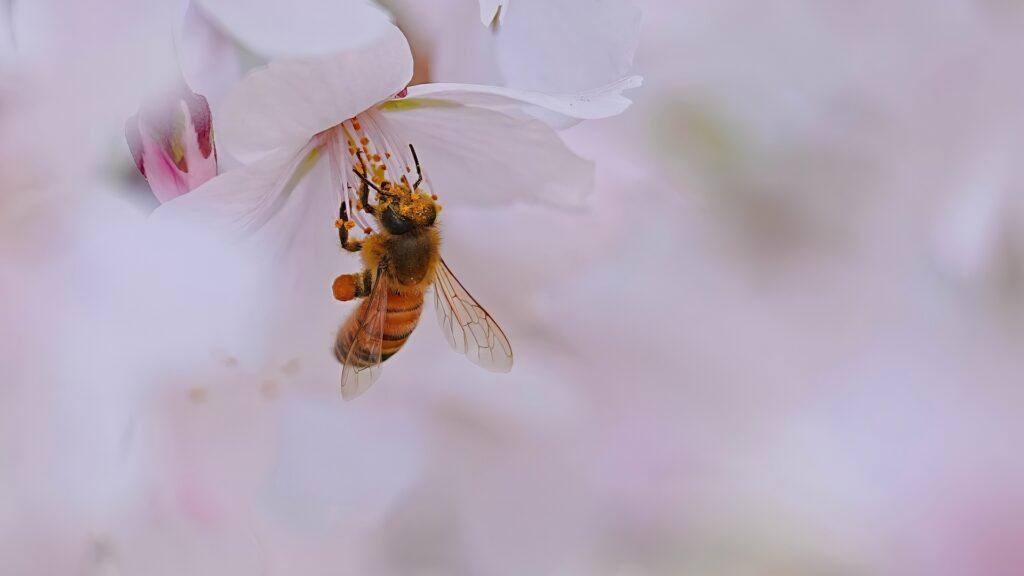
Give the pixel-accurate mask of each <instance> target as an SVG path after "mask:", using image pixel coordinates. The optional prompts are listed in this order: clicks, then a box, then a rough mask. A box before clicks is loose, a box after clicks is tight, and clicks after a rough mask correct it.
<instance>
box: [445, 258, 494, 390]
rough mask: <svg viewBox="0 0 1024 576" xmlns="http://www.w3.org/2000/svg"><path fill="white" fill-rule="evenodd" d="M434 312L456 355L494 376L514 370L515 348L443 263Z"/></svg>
mask: <svg viewBox="0 0 1024 576" xmlns="http://www.w3.org/2000/svg"><path fill="white" fill-rule="evenodd" d="M434 309H435V310H436V312H437V321H438V322H439V323H440V324H441V331H442V332H443V333H444V336H445V338H446V339H447V340H448V344H450V345H451V347H452V348H454V349H455V351H456V352H459V353H460V354H465V355H466V357H467V358H469V359H470V360H471V361H472V362H473V363H474V364H477V365H479V366H482V367H483V368H485V369H487V370H490V371H491V372H508V371H509V370H511V369H512V345H511V344H509V342H508V338H507V337H506V336H505V333H504V332H502V330H501V327H499V326H498V323H497V322H495V321H494V318H491V315H490V314H488V313H487V310H484V307H483V306H481V305H480V304H479V303H478V302H477V301H476V300H474V299H473V297H472V296H471V295H470V294H469V292H467V291H466V289H465V288H464V287H463V286H462V283H461V282H459V279H458V278H456V277H455V275H454V274H452V271H451V269H450V268H448V265H447V264H445V263H444V260H441V261H440V262H438V264H437V269H436V270H435V271H434Z"/></svg>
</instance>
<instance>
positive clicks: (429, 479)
mask: <svg viewBox="0 0 1024 576" xmlns="http://www.w3.org/2000/svg"><path fill="white" fill-rule="evenodd" d="M263 4H264V3H262V2H261V3H257V4H246V3H237V4H234V5H232V4H231V3H229V2H228V1H227V0H218V1H216V2H215V1H213V0H207V1H204V2H197V3H195V4H193V5H192V6H191V8H189V9H188V10H189V11H187V12H186V11H185V7H184V5H183V4H179V3H176V2H156V1H154V2H139V1H138V0H133V1H132V2H127V1H121V0H102V1H97V2H90V3H87V5H86V4H82V3H79V2H71V1H69V0H63V1H61V0H33V1H32V2H27V1H24V2H23V1H21V0H15V1H14V2H13V3H11V4H10V5H9V8H10V11H9V12H7V14H9V15H10V22H11V23H12V27H11V30H13V32H14V35H13V37H14V38H15V39H16V40H17V42H16V43H13V44H0V47H2V46H4V45H7V46H14V47H16V48H17V50H11V51H0V63H2V65H0V166H2V169H0V223H2V224H3V227H2V229H0V263H2V267H0V295H2V296H3V300H2V302H3V304H0V317H3V318H4V322H3V323H0V342H2V344H3V347H2V349H0V366H2V367H3V368H2V370H3V374H2V376H3V378H2V382H3V384H2V385H0V571H2V572H4V573H12V574H68V573H86V574H89V573H93V574H115V573H146V574H152V573H156V574H162V573H168V574H180V573H189V574H218V575H222V574H236V573H237V574H252V573H265V574H319V573H331V574H338V573H341V574H409V573H432V574H496V575H500V574H579V575H587V576H590V575H596V574H608V575H615V576H620V575H655V574H658V575H660V574H680V573H686V574H724V573H732V574H745V573H751V574H785V575H787V576H788V575H792V574H802V573H806V574H822V573H825V574H830V573H839V574H871V575H875V574H906V573H927V574H965V573H966V574H973V573H979V574H1008V575H1009V574H1017V573H1019V572H1020V571H1021V569H1022V568H1024V558H1022V557H1021V553H1020V549H1019V546H1017V545H1016V543H1017V542H1018V541H1019V540H1020V535H1021V534H1024V526H1022V525H1021V521H1020V518H1021V517H1022V515H1021V508H1022V505H1024V497H1022V495H1021V493H1020V490H1019V486H1020V485H1021V484H1022V481H1024V462H1022V460H1021V458H1020V457H1019V455H1018V453H1019V450H1018V449H1017V446H1016V445H1015V442H1016V439H1017V438H1019V437H1021V434H1022V432H1024V431H1022V430H1021V422H1022V419H1021V413H1022V408H1024V407H1022V397H1021V393H1020V389H1019V380H1020V374H1021V366H1022V365H1021V360H1020V358H1021V351H1022V350H1021V347H1022V345H1024V344H1022V342H1024V318H1022V313H1021V310H1022V309H1021V306H1020V302H1021V298H1020V283H1019V281H1018V276H1019V273H1018V271H1019V269H1020V265H1021V261H1020V258H1021V254H1022V251H1021V237H1020V234H1019V233H1018V231H1017V228H1019V226H1017V223H1019V220H1020V214H1021V212H1020V210H1021V202H1020V194H1021V191H1020V189H1019V182H1018V180H1019V174H1018V173H1017V163H1015V159H1016V156H1015V150H1016V143H1017V142H1018V141H1019V138H1018V137H1017V133H1018V132H1019V130H1020V129H1021V126H1020V125H1019V124H1020V122H1019V120H1018V118H1020V117H1022V112H1024V110H1022V109H1021V102H1024V100H1022V99H1021V98H1020V95H1021V94H1020V89H1021V86H1020V81H1019V79H1018V78H1017V77H1016V76H1015V75H1014V74H1013V73H1012V72H1013V70H1014V65H1015V62H1014V58H1015V55H1016V54H1018V53H1019V48H1020V47H1019V46H1018V44H1019V43H1020V41H1021V38H1024V35H1022V34H1021V30H1022V26H1024V12H1022V9H1024V6H1021V5H1019V3H1016V2H993V1H988V0H948V1H941V2H924V1H923V0H921V1H918V0H913V1H909V2H903V3H899V4H898V5H894V4H893V3H891V2H881V1H868V2H861V3H858V4H857V5H850V4H837V3H829V4H821V3H813V4H812V3H806V2H786V3H781V4H780V3H775V4H773V5H772V6H765V5H763V4H764V3H759V2H753V1H750V0H726V1H722V0H716V1H714V2H711V1H706V0H685V1H681V2H676V1H673V2H668V1H661V0H637V1H636V2H635V3H634V4H635V6H636V7H639V8H640V9H642V11H643V23H642V28H640V29H639V30H640V31H641V32H642V33H637V32H636V30H637V28H634V25H635V22H636V20H635V19H634V18H635V12H634V10H635V9H634V8H630V6H633V5H634V4H627V3H616V2H612V1H601V2H597V1H594V2H570V1H567V2H564V3H561V2H554V1H549V2H530V1H528V0H509V1H508V2H504V3H501V4H502V5H503V8H502V13H501V15H500V17H499V18H498V19H497V21H495V19H494V18H493V17H492V18H491V19H490V21H488V22H487V25H485V24H484V22H483V21H484V20H486V18H482V17H481V13H482V12H481V9H482V8H483V3H479V2H474V1H473V0H444V1H438V2H436V3H434V2H431V3H429V6H426V5H427V4H428V3H413V2H403V1H400V0H389V1H388V2H387V3H386V8H387V10H388V11H389V12H390V16H388V15H384V13H383V12H381V11H380V10H379V9H378V8H377V7H375V6H373V5H371V4H370V3H368V2H365V3H361V4H356V3H346V2H323V3H314V2H312V0H309V2H307V3H303V4H302V6H299V4H293V3H272V2H267V3H265V4H266V5H265V6H264V5H263ZM491 4H495V3H491ZM583 5H585V7H584V8H580V6H583ZM291 6H295V7H296V8H295V9H291V8H290V7H291ZM353 7H355V8H353ZM299 8H301V9H299ZM350 10H356V11H357V12H344V11H350ZM561 10H566V11H565V12H560V11H561ZM356 13H358V14H363V15H365V16H369V18H367V19H358V20H357V19H356V18H355V17H354V16H351V15H352V14H356ZM484 13H485V15H486V11H485V12H484ZM492 14H493V13H492ZM183 15H184V16H183ZM235 18H237V19H238V21H237V22H235V21H234V20H233V19H235ZM360 18H361V17H360ZM389 18H390V19H393V20H394V22H395V23H396V24H397V25H398V26H399V27H400V28H401V29H402V31H403V33H405V34H406V35H407V36H408V37H409V39H410V45H411V48H412V52H413V55H414V58H415V61H416V70H415V74H416V76H415V79H414V81H413V82H414V83H423V82H472V83H485V84H491V85H506V86H509V87H512V88H516V89H534V90H545V91H555V92H572V91H575V90H578V89H584V88H586V86H580V87H574V86H571V85H570V84H569V83H570V82H572V81H574V79H576V78H578V77H580V76H583V75H590V74H591V73H593V71H595V70H597V71H606V72H608V73H609V74H611V77H609V78H607V79H606V80H605V81H603V82H599V83H596V84H594V85H595V86H597V85H603V84H607V82H609V81H612V80H615V79H616V78H619V77H621V76H622V71H621V67H622V66H624V65H625V66H627V67H628V64H629V62H630V59H631V57H632V50H633V47H632V46H629V38H630V37H631V35H632V34H636V37H637V38H638V39H639V45H638V47H636V59H635V72H636V73H641V74H643V75H644V77H645V86H644V88H643V89H642V90H637V91H635V93H630V97H631V98H633V99H634V100H635V104H634V106H633V107H632V108H630V110H629V111H627V112H626V113H625V114H623V115H621V116H619V117H616V118H613V119H609V120H604V121H601V122H593V123H585V124H582V125H580V126H577V127H574V128H572V129H569V130H567V131H564V132H561V136H562V137H563V138H564V139H565V141H566V143H567V144H568V145H569V146H570V147H571V149H572V151H573V153H574V154H576V155H578V156H580V157H582V158H587V159H590V160H593V161H594V164H595V166H596V179H595V184H594V188H593V191H592V192H591V193H590V195H589V196H587V197H586V198H585V200H584V201H583V202H582V205H580V206H577V207H575V208H571V209H569V208H565V207H563V208H554V207H552V206H550V205H547V204H539V203H530V202H522V203H515V204H511V205H509V204H492V205H489V206H488V205H479V204H477V203H473V204H471V203H469V202H462V201H456V196H451V199H450V200H449V201H447V202H446V205H445V212H444V214H445V221H444V232H445V245H444V250H445V255H446V259H447V260H448V261H449V262H450V263H451V264H452V265H453V267H457V270H458V271H459V274H460V277H461V278H462V280H463V281H464V282H465V283H466V284H467V285H468V286H471V287H472V290H473V293H474V295H476V296H477V297H478V298H479V299H480V300H481V301H482V302H484V303H485V304H486V305H487V306H488V309H489V310H490V312H492V313H493V314H494V315H495V316H496V317H497V318H498V319H499V320H501V321H502V324H503V327H504V328H505V330H506V332H508V333H509V336H510V337H511V339H512V342H513V345H514V346H516V354H517V365H516V368H515V369H514V371H513V372H512V373H511V374H509V375H507V376H504V377H502V376H493V375H489V374H484V373H480V372H479V371H478V370H477V369H476V367H474V366H472V365H470V364H469V363H468V362H465V361H464V360H463V359H461V358H459V357H458V356H457V355H454V354H451V353H450V351H449V350H448V349H447V347H446V345H445V344H444V343H443V339H442V338H440V335H439V334H437V331H436V329H435V327H434V326H432V325H431V324H430V323H426V322H425V323H423V325H422V326H421V327H420V328H419V329H418V330H417V333H416V336H415V337H414V338H412V339H411V340H410V343H409V344H408V346H407V347H406V349H405V350H404V351H403V352H402V354H401V355H399V356H397V357H396V358H395V359H394V360H393V361H389V363H388V366H387V370H386V371H385V376H384V380H383V381H382V382H381V383H380V384H379V385H378V386H377V387H375V388H374V389H373V391H372V393H370V394H367V395H366V396H364V397H362V398H360V399H359V401H357V402H352V403H345V404H343V403H341V401H340V398H339V395H338V394H337V377H338V366H337V364H336V363H335V362H334V360H333V358H331V356H330V351H329V346H330V339H331V337H332V334H333V331H334V330H335V329H336V327H337V324H338V322H340V321H341V319H342V318H343V317H344V315H345V314H346V313H347V312H348V310H349V309H348V308H346V307H345V305H344V304H340V303H338V304H331V305H330V306H329V307H327V308H326V309H325V308H321V307H320V306H319V305H318V304H316V302H318V301H322V300H321V299H325V298H329V296H327V293H326V287H327V286H328V285H329V283H330V278H331V277H333V276H334V275H336V274H337V273H340V272H345V271H351V270H354V269H355V268H356V267H357V266H358V264H357V263H356V262H355V261H354V259H350V258H348V256H347V255H346V254H340V253H338V252H337V249H336V247H335V246H332V245H324V246H323V249H324V250H325V254H323V255H310V256H307V257H308V258H310V259H313V258H320V257H321V256H326V257H329V258H333V259H334V261H335V262H336V263H337V268H338V269H337V270H325V271H324V272H323V275H324V276H325V277H327V279H326V280H324V281H321V280H322V279H320V278H306V279H302V280H303V282H302V287H301V288H300V289H299V290H298V291H297V292H296V293H295V296H294V297H293V298H291V299H288V300H284V301H281V300H280V299H278V298H276V297H275V294H276V292H275V291H273V290H269V287H268V286H267V285H266V282H267V278H268V274H271V273H272V272H273V271H274V268H273V267H272V265H271V264H270V262H271V261H272V259H270V258H268V255H267V253H266V252H265V251H262V250H258V249H254V248H252V247H245V246H239V245H229V244H224V243H223V242H220V241H219V239H217V238H216V237H215V236H212V235H206V234H204V233H203V232H202V230H201V229H194V228H189V229H182V230H179V231H178V232H177V233H176V232H175V229H174V228H170V229H163V230H162V234H161V235H156V234H154V231H153V226H152V225H151V224H152V221H150V220H148V219H147V215H148V213H149V212H150V211H151V209H152V208H153V202H152V201H151V200H148V199H149V198H151V192H150V191H149V188H148V186H147V185H146V183H145V182H144V181H143V180H142V179H141V178H140V177H138V176H136V174H137V171H136V170H135V168H134V167H133V166H132V160H131V155H130V153H129V151H128V147H127V146H126V144H125V143H124V140H123V132H122V128H123V126H124V121H125V120H126V119H127V118H129V117H130V116H132V115H133V114H135V113H136V112H137V111H138V109H139V105H140V103H141V102H143V101H144V99H145V97H146V96H147V95H149V94H152V93H154V91H158V89H159V88H160V87H161V86H167V85H171V83H172V81H174V80H176V79H179V78H181V77H182V76H183V77H184V78H185V79H186V81H187V83H188V86H189V87H190V89H191V90H192V91H193V92H195V93H197V94H202V95H203V96H205V97H206V98H207V99H208V101H209V103H210V107H211V109H212V118H213V123H214V125H215V127H216V126H217V125H218V122H220V118H221V114H220V110H221V106H222V105H225V104H226V101H225V100H224V95H225V94H227V93H228V92H229V91H230V90H231V88H232V86H234V85H235V83H236V82H237V80H238V78H239V77H240V76H239V74H240V73H241V72H242V71H243V70H244V69H247V68H250V67H253V66H258V65H260V64H261V63H262V62H264V61H266V60H272V59H282V58H284V59H300V58H308V57H316V56H318V55H323V54H328V53H332V52H335V51H338V50H348V49H351V48H352V46H357V45H359V44H360V43H361V42H363V41H364V40H365V39H366V38H369V37H372V35H373V34H374V33H375V32H374V26H375V24H373V22H383V24H381V25H382V26H383V25H387V26H390V25H391V24H389V23H388V20H389ZM307 19H308V20H311V21H312V22H307V21H306V20H307ZM182 22H191V23H190V24H188V25H187V26H186V25H184V24H182ZM609 23H615V24H621V25H619V26H610V25H607V24H609ZM129 24H131V25H129ZM314 26H319V27H320V28H317V29H318V30H321V32H322V33H319V34H313V35H308V36H307V35H304V34H301V33H298V31H301V30H309V29H311V28H310V27H314ZM577 26H582V27H577ZM176 27H177V28H176ZM520 27H521V28H520ZM560 29H561V30H562V31H563V32H562V33H561V35H560V36H559V35H558V31H559V30H560ZM176 30H177V31H176ZM546 30H554V31H555V33H556V34H555V38H556V39H557V41H552V42H551V43H548V41H547V40H542V39H544V38H547V36H545V34H547V32H545V31H546ZM339 31H340V32H344V33H340V32H339ZM189 34H191V35H193V37H196V38H199V39H201V40H202V41H201V42H187V43H186V42H184V41H182V38H183V37H184V36H187V35H189ZM364 34H365V35H364ZM517 34H518V35H520V36H516V35H517ZM531 37H535V38H537V44H536V47H537V50H536V51H532V47H531V46H526V49H525V51H524V52H518V54H517V52H516V46H521V45H520V44H517V42H518V40H517V38H519V39H526V40H527V41H528V40H529V38H531ZM0 38H5V37H4V36H0ZM360 38H362V39H363V40H360ZM584 39H587V42H588V44H589V46H586V47H582V46H581V44H577V43H576V42H577V41H579V42H581V43H582V41H583V40H584ZM595 39H596V40H595ZM591 40H595V41H596V44H595V43H590V42H591ZM349 42H354V44H348V43H349ZM602 43H603V44H602ZM602 45H603V46H604V48H601V46H602ZM197 46H206V47H208V48H209V47H214V48H216V50H213V51H211V52H209V53H208V55H207V56H202V53H203V52H204V51H205V49H201V50H200V51H199V54H200V56H188V55H187V54H188V52H189V51H190V50H194V49H196V47H197ZM552 46H554V47H555V48H552ZM559 46H562V47H564V51H561V52H556V49H557V47H559ZM216 54H220V56H215V55H216ZM581 54H582V56H580V55H581ZM586 56H594V57H595V59H594V60H587V61H582V60H577V58H581V57H586ZM563 57H564V58H563ZM510 58H511V59H514V58H521V60H518V61H517V62H518V63H519V64H513V63H510V62H509V60H508V59H510ZM538 59H539V61H538ZM189 62H193V63H199V64H203V63H205V64H209V66H206V67H205V69H206V70H207V71H208V72H209V74H208V75H207V74H206V73H203V74H198V73H195V72H192V71H191V70H193V69H194V68H193V67H192V64H189ZM215 63H221V64H217V65H214V64H215ZM222 65H223V67H222ZM517 65H521V67H520V68H517ZM566 65H571V68H570V69H569V70H564V69H563V70H562V72H561V73H559V67H564V66H566ZM545 66H551V68H546V67H545ZM199 68H200V69H204V67H203V66H200V67H199ZM632 72H633V69H629V70H628V71H627V73H632ZM602 73H604V72H602ZM531 74H532V75H533V76H532V77H531V76H530V75H531ZM204 77H205V78H207V81H205V85H204V82H201V81H199V79H200V78H204ZM590 77H592V78H593V77H596V76H590ZM547 81H554V82H556V83H557V82H559V81H564V82H566V83H567V84H566V87H565V88H561V89H560V88H559V87H558V86H557V84H556V85H549V84H545V82H547ZM530 82H537V84H530ZM214 133H215V134H217V135H218V136H219V135H220V133H221V132H220V131H219V130H218V129H217V128H215V130H214ZM481 148H483V147H481ZM224 149H225V148H224V146H220V147H219V148H218V151H219V152H221V157H222V158H221V160H222V166H221V170H222V171H226V173H227V174H230V173H231V171H234V170H238V169H239V168H237V164H235V162H236V161H238V160H245V159H238V158H230V157H229V156H230V155H228V154H226V153H224ZM425 165H426V169H427V170H428V171H429V170H430V163H429V162H425ZM327 176H328V175H327V174H326V173H323V174H320V175H319V176H315V177H314V176H311V177H310V179H309V180H308V181H307V182H306V185H307V186H310V187H311V189H323V190H329V189H330V185H331V184H330V181H329V178H328V177H327ZM222 177H223V176H222ZM525 192H526V193H524V196H523V198H528V197H529V194H533V193H536V191H535V190H528V191H525ZM439 193H440V194H441V195H442V197H445V196H447V193H446V191H445V190H439ZM325 197H328V198H330V195H325ZM330 232H331V230H328V233H330ZM327 250H333V251H334V252H332V253H331V254H327V253H326V251H327ZM318 261H320V262H323V260H318ZM293 264H301V262H299V263H293ZM346 267H347V268H346ZM282 276H285V278H283V279H287V275H285V274H283V273H282ZM270 310H280V311H281V312H282V313H284V314H286V315H287V314H289V313H291V314H292V315H293V316H294V319H295V321H296V322H295V323H296V324H298V325H297V326H292V327H289V328H288V329H287V330H281V331H280V332H276V333H275V335H276V336H277V337H278V338H277V339H278V342H277V344H276V345H275V346H272V347H267V346H266V345H264V344H263V343H262V340H263V339H264V337H265V336H266V335H267V333H268V331H270V330H272V329H274V327H275V325H274V324H271V323H269V322H268V321H267V315H268V311H270ZM317 310H319V312H316V313H315V314H314V311H317Z"/></svg>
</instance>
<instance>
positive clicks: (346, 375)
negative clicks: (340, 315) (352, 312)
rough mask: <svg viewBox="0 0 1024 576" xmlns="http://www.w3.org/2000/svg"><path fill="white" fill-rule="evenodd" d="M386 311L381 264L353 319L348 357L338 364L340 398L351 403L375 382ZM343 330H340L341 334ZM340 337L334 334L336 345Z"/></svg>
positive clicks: (385, 282) (384, 272)
mask: <svg viewBox="0 0 1024 576" xmlns="http://www.w3.org/2000/svg"><path fill="white" fill-rule="evenodd" d="M387 309H388V275H387V262H386V261H385V260H381V263H380V265H379V266H378V267H377V276H376V278H374V280H373V290H372V291H371V292H370V296H369V297H368V298H367V300H366V305H365V306H364V307H362V308H361V314H360V315H359V317H358V318H357V319H356V322H357V328H356V332H355V336H354V337H353V338H352V342H351V344H349V347H348V353H347V354H346V355H345V359H344V360H343V361H342V364H344V365H345V366H344V368H342V370H341V396H342V397H343V398H344V399H345V400H351V399H353V398H355V397H356V396H359V395H360V394H362V393H363V392H366V391H367V390H368V389H369V388H370V385H372V384H373V383H374V382H376V381H377V378H379V377H380V372H381V369H382V367H381V344H382V340H381V335H382V334H383V333H384V317H385V316H386V315H387ZM344 329H345V328H344V327H342V330H343V331H344ZM342 336H343V335H342V334H340V333H339V334H338V338H339V344H340V339H341V338H342Z"/></svg>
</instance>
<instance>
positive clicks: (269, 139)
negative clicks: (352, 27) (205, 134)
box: [217, 24, 412, 161]
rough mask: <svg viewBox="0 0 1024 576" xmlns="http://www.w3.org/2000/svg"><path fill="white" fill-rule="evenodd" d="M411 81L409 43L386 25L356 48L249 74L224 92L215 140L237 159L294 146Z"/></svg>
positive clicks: (400, 34)
mask: <svg viewBox="0 0 1024 576" xmlns="http://www.w3.org/2000/svg"><path fill="white" fill-rule="evenodd" d="M410 78H412V53H411V52H410V51H409V44H408V42H406V40H405V36H404V35H402V33H401V32H400V31H399V30H398V28H395V27H394V26H391V25H390V24H389V25H387V27H386V29H384V31H383V32H382V33H381V35H380V36H379V37H378V38H377V39H376V40H375V41H374V42H372V43H370V44H368V45H366V46H364V47H362V48H360V49H357V50H350V51H345V52H338V53H336V54H332V55H329V56H324V57H321V58H302V59H288V60H280V61H276V62H272V63H270V65H269V66H266V67H264V68H260V69H257V70H255V71H253V72H251V73H250V74H249V75H248V76H246V77H245V78H244V79H242V81H241V82H240V83H239V84H238V86H236V88H235V89H234V90H233V91H232V92H231V93H230V94H229V95H228V97H227V101H226V102H225V103H224V106H223V111H222V113H221V116H220V118H219V122H220V123H219V124H218V126H217V130H218V138H219V141H220V143H222V144H223V149H225V150H227V151H228V152H230V153H231V154H233V155H234V156H235V157H236V158H238V159H239V160H242V161H249V160H253V159H255V158H258V157H260V156H262V155H264V154H266V153H268V152H270V151H273V150H275V149H277V148H281V147H285V148H288V147H291V148H295V147H298V146H301V145H302V144H303V143H304V142H306V141H307V140H309V139H310V138H311V137H313V136H314V135H315V134H317V133H319V132H322V131H323V130H326V129H327V128H330V127H332V126H336V125H338V124H340V123H341V122H344V121H345V120H347V119H349V118H352V117H354V116H355V115H356V114H358V113H360V112H362V111H363V110H366V109H368V108H370V107H371V106H373V105H374V104H376V103H378V102H380V101H382V100H385V99H387V98H389V97H391V96H392V95H394V94H396V93H397V92H398V91H400V90H402V89H403V88H404V87H405V85H406V83H407V82H408V81H409V79H410Z"/></svg>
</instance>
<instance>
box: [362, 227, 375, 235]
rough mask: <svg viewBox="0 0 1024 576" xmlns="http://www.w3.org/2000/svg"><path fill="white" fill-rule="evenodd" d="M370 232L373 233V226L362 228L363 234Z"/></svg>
mask: <svg viewBox="0 0 1024 576" xmlns="http://www.w3.org/2000/svg"><path fill="white" fill-rule="evenodd" d="M372 233H373V228H370V227H369V226H367V227H366V228H363V234H372Z"/></svg>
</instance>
